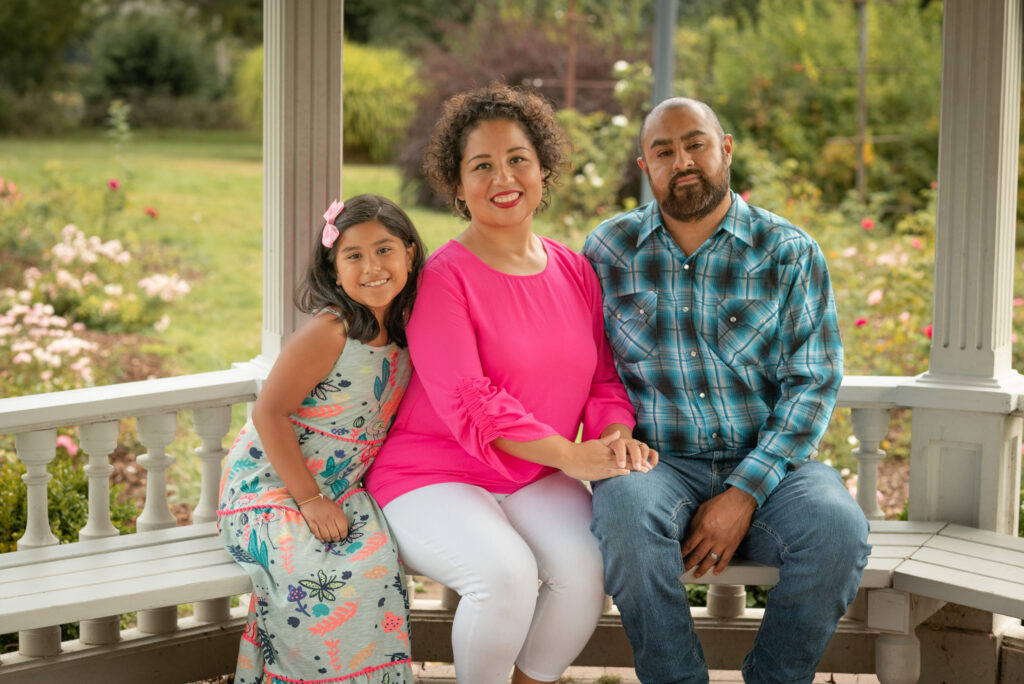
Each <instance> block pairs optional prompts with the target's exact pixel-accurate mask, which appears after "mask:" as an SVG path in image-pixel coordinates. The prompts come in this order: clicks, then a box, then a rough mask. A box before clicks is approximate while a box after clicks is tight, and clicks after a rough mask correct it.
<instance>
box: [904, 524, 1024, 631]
mask: <svg viewBox="0 0 1024 684" xmlns="http://www.w3.org/2000/svg"><path fill="white" fill-rule="evenodd" d="M893 588H894V589H898V590H900V591H906V592H908V593H912V594H917V595H920V596H927V597H930V598H934V599H939V600H942V601H948V602H950V603H959V604H961V605H965V606H972V607H974V608H980V609H982V610H987V611H990V612H993V613H998V614H1000V615H1011V616H1013V617H1017V618H1022V619H1024V539H1022V538H1020V537H1011V536H1009V535H1006V534H998V533H996V532H989V531H987V530H978V529H975V528H972V527H963V526H961V525H947V526H945V527H943V528H942V529H941V530H940V531H939V532H937V533H936V534H935V535H933V536H932V537H930V538H929V539H928V540H927V541H926V542H925V543H924V544H922V545H921V547H920V548H919V549H917V550H916V551H915V552H914V553H912V554H911V555H910V556H909V557H908V559H907V560H906V561H904V562H903V563H901V564H900V565H899V567H898V568H897V570H896V572H895V573H894V576H893Z"/></svg>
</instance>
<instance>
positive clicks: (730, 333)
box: [718, 298, 779, 366]
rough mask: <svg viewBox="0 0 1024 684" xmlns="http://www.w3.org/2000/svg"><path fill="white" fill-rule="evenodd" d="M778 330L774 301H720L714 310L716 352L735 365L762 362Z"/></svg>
mask: <svg viewBox="0 0 1024 684" xmlns="http://www.w3.org/2000/svg"><path fill="white" fill-rule="evenodd" d="M778 328H779V303H778V302H777V301H776V300H774V299H740V298H730V299H723V300H722V303H721V304H720V305H719V308H718V353H719V355H720V356H721V358H722V360H723V361H724V362H725V363H727V364H729V365H735V366H753V365H761V364H764V363H766V361H767V359H768V356H769V353H770V351H771V347H772V342H773V341H774V339H775V337H776V335H777V333H778Z"/></svg>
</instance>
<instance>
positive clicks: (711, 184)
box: [583, 98, 870, 684]
mask: <svg viewBox="0 0 1024 684" xmlns="http://www.w3.org/2000/svg"><path fill="white" fill-rule="evenodd" d="M732 145H733V140H732V136H730V135H725V133H724V132H723V130H722V126H721V124H720V123H719V120H718V117H717V116H716V115H715V113H714V112H713V111H712V110H711V109H710V108H709V107H708V106H707V105H706V104H704V103H702V102H698V101H695V100H690V99H685V98H673V99H670V100H666V101H664V102H662V103H661V104H659V105H658V106H657V107H655V108H654V109H653V110H652V111H651V113H650V114H649V115H648V116H647V118H646V119H645V120H644V124H643V127H642V129H641V132H640V157H639V158H638V159H637V163H638V164H639V165H640V168H641V169H642V170H643V171H644V173H645V174H646V175H647V178H648V180H649V181H650V184H651V189H652V191H653V194H654V197H655V201H654V202H652V203H650V204H647V205H644V206H641V207H639V208H637V209H635V210H634V211H631V212H628V213H626V214H622V215H620V216H617V217H615V218H612V219H610V220H608V221H605V222H604V223H602V224H601V225H599V226H598V227H597V228H596V229H595V230H594V232H593V233H592V234H591V235H590V236H589V237H588V238H587V241H586V244H585V245H584V248H583V253H584V254H585V255H586V256H587V258H589V259H590V261H591V263H593V265H594V268H595V270H596V271H597V274H598V276H599V278H600V279H601V283H602V287H603V289H604V313H605V324H606V330H607V334H608V338H609V341H610V343H611V346H612V348H613V350H614V352H615V357H616V365H617V366H618V370H619V374H620V375H621V376H622V379H623V382H624V383H625V385H626V389H627V390H628V392H629V394H630V398H631V399H632V401H633V405H634V406H635V408H636V410H637V427H636V431H637V435H636V436H637V438H638V439H641V440H643V441H645V442H647V443H648V444H649V445H650V446H651V447H652V448H654V449H656V450H657V451H658V452H659V454H660V462H659V464H658V467H657V468H654V469H653V470H652V471H650V472H648V473H630V474H629V475H626V476H622V477H616V478H611V479H608V480H603V481H600V482H597V483H595V486H594V522H593V525H592V529H593V531H594V534H595V535H596V536H597V538H598V540H599V541H600V544H601V552H602V554H603V557H604V563H605V589H606V590H607V591H608V593H610V594H611V595H612V596H613V597H614V598H615V603H616V604H617V605H618V607H619V610H620V611H621V613H622V622H623V626H624V627H625V629H626V634H627V635H628V636H629V639H630V642H631V643H632V645H633V651H634V660H635V663H636V671H637V675H638V676H639V677H640V680H641V681H642V682H644V683H645V684H669V683H673V684H674V683H677V682H678V683H683V682H686V683H687V684H689V683H691V682H707V681H708V674H707V666H706V665H705V663H704V654H703V651H702V649H701V646H700V642H699V641H698V639H697V636H696V633H695V631H694V626H693V620H692V618H691V616H690V610H689V606H688V604H687V601H686V591H685V587H684V586H683V584H682V583H681V582H680V580H679V576H680V574H681V573H682V572H683V571H684V570H690V569H691V568H693V567H694V566H696V567H697V570H696V571H695V576H697V577H700V576H702V575H703V574H704V573H706V572H707V571H709V570H711V571H712V572H713V573H714V574H718V573H720V572H722V570H724V569H725V568H726V566H727V565H728V564H729V562H730V561H731V560H732V558H733V556H734V554H735V555H737V556H740V557H743V558H747V559H750V560H754V561H757V562H759V563H763V564H766V565H772V566H775V567H778V568H779V583H778V584H777V585H775V587H774V588H773V589H772V590H771V592H770V593H769V595H768V607H767V609H766V610H765V615H764V620H763V622H762V624H761V628H760V630H759V631H758V634H757V638H756V640H755V642H754V648H753V650H752V651H751V652H750V653H749V654H748V655H747V657H746V659H745V660H744V662H743V675H744V679H745V681H747V682H811V681H812V679H813V677H814V672H815V668H816V666H817V664H818V661H819V660H820V659H821V655H822V653H823V651H824V649H825V647H826V646H827V645H828V642H829V640H830V639H831V637H832V633H833V632H834V631H835V627H836V623H837V622H838V620H839V618H840V617H841V616H842V615H843V613H844V612H845V611H846V608H847V606H848V605H849V603H850V602H851V601H852V600H853V598H854V597H855V595H856V591H857V585H858V584H859V582H860V575H861V572H862V571H863V568H864V565H865V563H866V562H867V554H868V552H869V550H870V547H869V546H868V545H867V542H866V540H867V533H868V526H867V521H866V519H865V517H864V514H863V513H862V512H861V511H860V509H859V508H858V506H857V504H856V502H855V501H854V500H853V498H852V497H851V496H850V495H849V494H848V493H847V491H846V489H845V488H844V487H843V484H842V481H841V479H840V477H839V474H838V473H837V472H836V471H835V470H834V469H833V468H831V467H829V466H827V465H825V464H823V463H820V462H818V461H816V460H813V459H812V456H813V455H814V453H815V450H816V448H817V445H818V442H819V441H820V439H821V436H822V434H823V433H824V432H825V428H826V427H827V425H828V422H829V419H830V417H831V415H832V411H833V409H834V408H835V401H836V394H837V392H838V389H839V383H840V380H841V379H842V363H843V356H842V343H841V341H840V339H839V329H838V323H837V320H836V313H835V303H834V299H833V295H832V287H831V284H830V281H829V277H828V271H827V269H826V266H825V260H824V257H823V256H822V254H821V250H820V249H819V247H818V245H817V244H816V243H815V242H814V241H813V240H812V239H811V238H810V237H809V236H808V235H807V234H806V233H804V232H803V231H801V230H800V229H798V228H796V227H794V226H793V225H792V224H791V223H789V222H788V221H786V220H785V219H783V218H781V217H779V216H776V215H774V214H771V213H769V212H767V211H764V210H763V209H759V208H756V207H752V206H749V205H748V204H747V203H746V202H744V201H743V199H741V198H740V197H739V196H738V195H737V194H735V193H734V192H732V191H731V190H730V189H729V164H730V163H731V162H732Z"/></svg>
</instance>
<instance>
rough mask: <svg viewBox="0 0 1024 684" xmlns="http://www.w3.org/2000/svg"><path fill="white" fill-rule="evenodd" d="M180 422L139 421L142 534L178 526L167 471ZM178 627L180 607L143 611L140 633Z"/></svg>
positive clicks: (168, 417) (171, 418)
mask: <svg viewBox="0 0 1024 684" xmlns="http://www.w3.org/2000/svg"><path fill="white" fill-rule="evenodd" d="M177 426H178V421H177V414H175V413H161V414H158V415H155V416H142V417H140V418H139V419H138V430H139V441H141V442H142V443H143V444H144V445H145V446H146V450H147V451H146V453H144V454H142V455H141V456H139V457H138V459H136V460H137V462H138V463H139V465H141V466H142V467H143V468H145V469H146V505H145V507H144V508H143V509H142V514H141V515H139V517H138V519H137V520H136V522H135V526H136V528H137V529H138V530H139V532H146V531H149V530H159V529H163V528H165V527H174V526H176V525H177V524H178V521H177V519H176V518H175V517H174V516H173V515H171V511H170V506H169V504H168V501H167V468H168V467H169V466H170V465H171V463H173V462H174V457H173V456H168V455H167V445H168V444H170V443H171V442H172V441H173V440H174V433H175V431H176V429H177ZM177 627H178V607H177V606H166V607H164V608H153V609H151V610H140V611H139V631H140V632H144V633H146V634H165V633H167V632H173V631H174V630H175V629H177Z"/></svg>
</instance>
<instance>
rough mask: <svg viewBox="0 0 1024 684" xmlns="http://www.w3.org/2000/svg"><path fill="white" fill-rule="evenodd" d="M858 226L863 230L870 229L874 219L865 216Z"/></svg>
mask: <svg viewBox="0 0 1024 684" xmlns="http://www.w3.org/2000/svg"><path fill="white" fill-rule="evenodd" d="M860 227H861V228H863V229H864V230H872V229H873V228H874V227H875V221H874V219H869V218H866V219H864V220H863V221H861V222H860Z"/></svg>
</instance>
